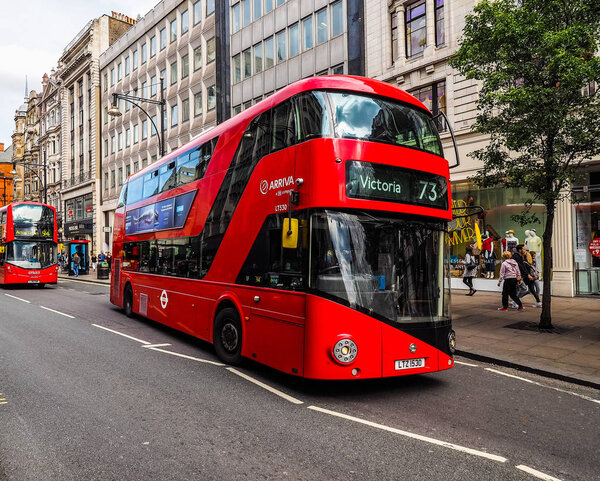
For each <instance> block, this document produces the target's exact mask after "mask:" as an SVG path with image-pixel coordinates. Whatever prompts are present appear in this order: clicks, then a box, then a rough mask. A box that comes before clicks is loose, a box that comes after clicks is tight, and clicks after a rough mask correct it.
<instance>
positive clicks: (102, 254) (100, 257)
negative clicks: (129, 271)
mask: <svg viewBox="0 0 600 481" xmlns="http://www.w3.org/2000/svg"><path fill="white" fill-rule="evenodd" d="M98 260H99V261H100V262H104V252H102V251H100V255H99V256H98Z"/></svg>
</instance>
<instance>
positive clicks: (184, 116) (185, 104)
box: [181, 99, 190, 123]
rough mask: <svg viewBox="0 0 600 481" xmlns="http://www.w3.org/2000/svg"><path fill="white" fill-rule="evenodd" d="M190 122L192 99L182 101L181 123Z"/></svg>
mask: <svg viewBox="0 0 600 481" xmlns="http://www.w3.org/2000/svg"><path fill="white" fill-rule="evenodd" d="M188 120H190V99H184V100H182V101H181V122H182V123H183V122H187V121H188Z"/></svg>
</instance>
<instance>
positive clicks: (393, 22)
mask: <svg viewBox="0 0 600 481" xmlns="http://www.w3.org/2000/svg"><path fill="white" fill-rule="evenodd" d="M390 25H391V28H392V63H393V62H395V61H396V59H397V58H398V14H397V13H396V12H393V13H391V14H390Z"/></svg>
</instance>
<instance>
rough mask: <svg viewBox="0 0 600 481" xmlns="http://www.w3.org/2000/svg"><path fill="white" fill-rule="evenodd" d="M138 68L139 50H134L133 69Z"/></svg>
mask: <svg viewBox="0 0 600 481" xmlns="http://www.w3.org/2000/svg"><path fill="white" fill-rule="evenodd" d="M137 68H138V51H137V50H134V51H133V70H135V69H137Z"/></svg>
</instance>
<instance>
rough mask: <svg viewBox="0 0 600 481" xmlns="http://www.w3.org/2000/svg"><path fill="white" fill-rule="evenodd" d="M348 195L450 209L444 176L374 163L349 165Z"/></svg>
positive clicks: (352, 161)
mask: <svg viewBox="0 0 600 481" xmlns="http://www.w3.org/2000/svg"><path fill="white" fill-rule="evenodd" d="M346 195H347V196H348V197H350V198H354V199H368V200H380V201H384V202H399V203H402V204H413V205H420V206H425V207H433V208H435V209H448V184H447V182H446V179H445V178H444V177H442V176H441V175H435V174H430V173H428V172H421V171H418V170H411V169H405V168H402V167H394V166H391V165H384V164H374V163H371V162H358V161H355V160H349V161H348V162H346Z"/></svg>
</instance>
